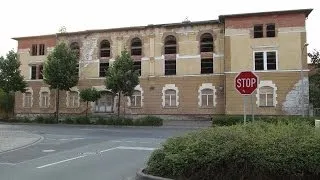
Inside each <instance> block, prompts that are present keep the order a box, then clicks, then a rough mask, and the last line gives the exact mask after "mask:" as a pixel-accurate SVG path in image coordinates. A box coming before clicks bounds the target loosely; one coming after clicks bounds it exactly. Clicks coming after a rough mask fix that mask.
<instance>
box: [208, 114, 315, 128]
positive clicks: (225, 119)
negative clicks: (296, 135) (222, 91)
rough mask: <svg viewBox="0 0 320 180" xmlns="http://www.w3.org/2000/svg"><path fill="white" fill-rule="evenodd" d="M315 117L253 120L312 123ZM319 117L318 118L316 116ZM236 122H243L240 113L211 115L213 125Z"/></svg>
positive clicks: (277, 117) (226, 124)
mask: <svg viewBox="0 0 320 180" xmlns="http://www.w3.org/2000/svg"><path fill="white" fill-rule="evenodd" d="M315 119H317V117H301V116H255V121H264V122H270V123H278V122H284V123H291V122H294V123H300V122H306V123H308V124H310V125H314V120H315ZM318 119H319V118H318ZM251 121H252V117H251V115H249V116H247V122H251ZM236 124H243V116H241V115H217V116H213V117H212V125H213V126H231V125H236Z"/></svg>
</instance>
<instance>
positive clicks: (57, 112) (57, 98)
mask: <svg viewBox="0 0 320 180" xmlns="http://www.w3.org/2000/svg"><path fill="white" fill-rule="evenodd" d="M59 95H60V91H59V89H57V94H56V120H57V123H59V99H60V98H59Z"/></svg>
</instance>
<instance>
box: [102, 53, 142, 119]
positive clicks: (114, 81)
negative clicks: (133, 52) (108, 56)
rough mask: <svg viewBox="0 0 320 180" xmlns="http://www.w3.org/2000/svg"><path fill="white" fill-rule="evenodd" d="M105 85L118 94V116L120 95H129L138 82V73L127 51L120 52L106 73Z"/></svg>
mask: <svg viewBox="0 0 320 180" xmlns="http://www.w3.org/2000/svg"><path fill="white" fill-rule="evenodd" d="M105 83H106V87H107V89H110V90H111V91H112V92H113V93H114V94H117V95H118V97H119V98H118V116H119V115H120V102H121V101H120V98H121V95H124V96H131V95H132V94H133V91H134V88H135V87H136V86H137V85H138V84H139V73H138V71H134V67H133V60H132V59H131V56H130V55H129V53H128V51H126V50H124V51H122V52H121V56H118V57H117V58H116V60H115V62H114V63H113V65H112V66H111V67H110V68H109V69H108V70H107V73H106V81H105Z"/></svg>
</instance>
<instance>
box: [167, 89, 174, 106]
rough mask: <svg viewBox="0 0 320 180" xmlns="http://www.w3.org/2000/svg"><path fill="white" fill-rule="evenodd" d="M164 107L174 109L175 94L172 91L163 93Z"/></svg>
mask: <svg viewBox="0 0 320 180" xmlns="http://www.w3.org/2000/svg"><path fill="white" fill-rule="evenodd" d="M165 106H166V107H175V106H177V94H176V91H175V90H173V89H168V90H166V91H165Z"/></svg>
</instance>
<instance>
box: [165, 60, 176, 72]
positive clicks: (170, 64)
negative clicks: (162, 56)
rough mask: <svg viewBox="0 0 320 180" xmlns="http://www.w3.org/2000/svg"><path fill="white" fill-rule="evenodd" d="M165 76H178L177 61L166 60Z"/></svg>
mask: <svg viewBox="0 0 320 180" xmlns="http://www.w3.org/2000/svg"><path fill="white" fill-rule="evenodd" d="M164 66H165V67H164V68H165V71H164V75H176V60H165V65H164Z"/></svg>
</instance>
